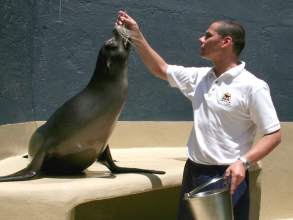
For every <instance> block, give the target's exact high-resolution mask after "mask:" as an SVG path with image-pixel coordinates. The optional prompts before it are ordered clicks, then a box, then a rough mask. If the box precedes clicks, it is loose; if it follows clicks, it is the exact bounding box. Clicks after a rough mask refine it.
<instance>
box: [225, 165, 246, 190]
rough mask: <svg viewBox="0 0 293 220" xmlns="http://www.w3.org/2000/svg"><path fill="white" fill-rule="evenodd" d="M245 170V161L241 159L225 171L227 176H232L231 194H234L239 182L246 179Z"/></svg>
mask: <svg viewBox="0 0 293 220" xmlns="http://www.w3.org/2000/svg"><path fill="white" fill-rule="evenodd" d="M245 172H246V170H245V167H244V166H243V163H242V161H240V160H236V161H235V162H234V163H232V164H231V165H230V166H229V167H228V168H227V170H226V171H225V176H226V177H229V176H230V177H231V187H230V192H231V194H233V193H234V192H235V191H236V189H237V187H238V186H239V184H240V183H241V182H242V181H243V180H244V179H245Z"/></svg>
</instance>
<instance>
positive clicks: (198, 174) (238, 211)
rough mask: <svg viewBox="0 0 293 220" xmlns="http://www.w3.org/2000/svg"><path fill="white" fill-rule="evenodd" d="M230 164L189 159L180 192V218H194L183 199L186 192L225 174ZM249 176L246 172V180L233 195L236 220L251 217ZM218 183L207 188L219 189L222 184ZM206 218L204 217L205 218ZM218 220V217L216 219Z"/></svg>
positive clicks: (183, 219) (186, 219) (188, 219)
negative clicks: (216, 163) (222, 164)
mask: <svg viewBox="0 0 293 220" xmlns="http://www.w3.org/2000/svg"><path fill="white" fill-rule="evenodd" d="M227 168H228V166H218V165H202V164H197V163H194V162H192V161H191V160H189V159H188V160H187V161H186V164H185V167H184V172H183V180H182V186H181V192H180V201H179V209H178V218H177V219H178V220H192V217H191V215H190V213H189V210H188V208H187V206H186V204H185V201H184V200H183V197H184V194H185V193H187V192H190V191H191V190H193V189H194V188H196V187H197V186H199V185H202V184H203V183H206V182H207V181H209V180H210V179H213V178H215V177H221V176H223V175H224V173H225V170H226V169H227ZM248 180H249V177H248V172H247V173H246V178H245V180H244V181H243V182H242V183H241V184H240V185H239V186H238V188H237V190H236V192H235V193H234V194H233V196H232V200H233V207H234V210H233V211H234V220H248V219H249V185H248V183H249V181H248ZM219 184H221V183H218V184H212V185H211V186H209V188H208V187H207V188H205V190H210V189H217V188H221V187H222V186H221V185H219ZM200 220H201V219H200ZM203 220H204V219H203ZM215 220H216V219H215Z"/></svg>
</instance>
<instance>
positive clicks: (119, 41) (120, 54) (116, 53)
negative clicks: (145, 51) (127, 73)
mask: <svg viewBox="0 0 293 220" xmlns="http://www.w3.org/2000/svg"><path fill="white" fill-rule="evenodd" d="M129 51H130V38H129V32H128V30H127V29H126V28H124V27H123V26H120V25H116V26H115V27H114V30H113V37H111V38H110V39H109V40H107V41H106V42H105V44H104V53H106V54H107V57H111V60H112V61H118V62H119V61H123V60H127V58H128V55H129Z"/></svg>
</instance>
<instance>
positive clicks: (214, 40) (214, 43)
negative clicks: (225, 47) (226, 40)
mask: <svg viewBox="0 0 293 220" xmlns="http://www.w3.org/2000/svg"><path fill="white" fill-rule="evenodd" d="M219 25H220V24H219V23H217V22H215V23H212V24H211V25H210V26H209V28H208V29H207V31H206V32H205V34H204V35H203V36H201V37H200V38H199V42H200V55H201V56H202V57H203V58H205V59H208V60H214V59H215V58H216V57H217V56H219V55H220V52H221V45H222V41H223V37H222V36H221V35H220V34H218V33H217V31H216V30H217V29H218V27H219Z"/></svg>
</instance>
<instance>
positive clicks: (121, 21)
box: [116, 10, 139, 32]
mask: <svg viewBox="0 0 293 220" xmlns="http://www.w3.org/2000/svg"><path fill="white" fill-rule="evenodd" d="M116 24H117V25H125V27H126V28H127V29H129V30H131V31H134V32H136V31H139V26H138V24H137V23H136V21H135V20H134V19H133V18H132V17H130V16H129V15H128V14H127V13H126V12H125V11H123V10H120V11H119V12H118V16H117V20H116Z"/></svg>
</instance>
